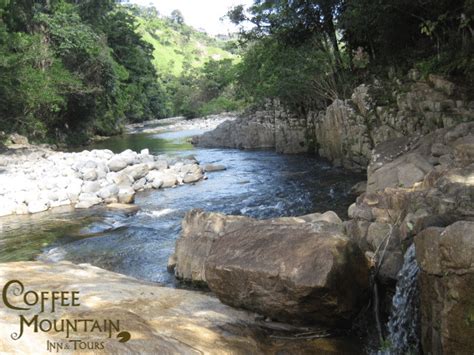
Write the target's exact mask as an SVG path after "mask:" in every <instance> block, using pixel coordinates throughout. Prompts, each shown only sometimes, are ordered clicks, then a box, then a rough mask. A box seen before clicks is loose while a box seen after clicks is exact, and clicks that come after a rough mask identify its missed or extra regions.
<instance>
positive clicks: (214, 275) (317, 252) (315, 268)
mask: <svg viewBox="0 0 474 355" xmlns="http://www.w3.org/2000/svg"><path fill="white" fill-rule="evenodd" d="M324 218H328V217H324ZM324 218H323V219H324ZM173 263H176V268H175V273H176V275H177V277H178V278H183V279H187V280H191V281H200V282H206V283H207V285H208V287H209V288H210V289H211V290H212V291H213V292H214V293H215V294H216V295H217V296H218V297H219V299H220V300H221V301H222V302H224V303H226V304H229V305H232V306H235V307H240V308H245V309H249V310H252V311H256V312H259V313H261V314H264V315H266V316H268V317H270V318H272V319H276V320H283V321H291V322H295V323H318V324H326V325H331V326H343V325H347V324H348V323H349V321H350V320H351V319H352V317H353V316H354V315H355V314H356V313H357V312H358V311H359V310H360V306H361V305H362V304H363V301H364V299H365V296H366V292H367V288H368V268H367V263H366V260H365V257H364V256H363V254H362V252H361V251H360V249H359V248H358V247H357V245H356V243H354V242H353V241H352V240H351V239H350V238H348V237H347V236H345V235H344V232H343V226H342V224H341V223H328V222H326V221H324V220H315V221H313V222H308V221H307V220H305V219H304V218H279V219H273V220H266V221H259V220H255V219H252V218H248V217H242V216H224V215H221V214H216V213H205V212H202V211H200V210H193V211H191V212H189V213H188V214H187V215H186V217H185V220H184V222H183V234H182V236H181V238H180V239H179V240H178V242H177V244H176V255H175V258H174V259H173Z"/></svg>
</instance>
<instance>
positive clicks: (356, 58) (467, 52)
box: [228, 0, 474, 111]
mask: <svg viewBox="0 0 474 355" xmlns="http://www.w3.org/2000/svg"><path fill="white" fill-rule="evenodd" d="M228 17H229V18H230V20H232V21H233V22H234V23H235V24H246V25H247V26H242V27H241V33H240V43H241V44H242V46H243V48H244V52H243V55H242V57H243V58H242V61H241V63H240V65H239V73H238V75H237V78H238V80H237V83H236V86H237V88H238V92H239V94H241V95H242V96H243V97H244V98H245V99H246V100H247V101H250V102H257V103H258V102H261V101H262V100H263V99H265V98H278V99H280V100H282V101H283V102H285V103H286V104H287V105H289V106H290V107H293V108H295V109H296V110H298V111H305V110H306V109H308V108H314V107H321V106H322V107H324V106H325V104H327V102H328V101H330V100H332V99H334V98H347V97H348V95H349V93H350V92H351V88H352V87H353V86H354V85H356V84H358V83H360V82H362V81H364V80H367V79H370V78H371V77H372V76H373V75H374V74H375V75H376V76H382V77H383V76H388V75H389V72H397V73H403V72H406V71H407V70H408V69H410V68H412V67H413V66H418V67H420V68H422V69H423V71H424V72H429V73H433V72H437V73H442V74H446V75H449V76H457V77H458V78H460V79H461V80H465V81H467V82H468V83H469V82H471V83H472V78H473V73H474V70H473V69H474V42H473V35H474V30H473V25H472V19H473V18H474V1H473V0H453V1H452V0H441V1H425V0H388V1H379V0H377V1H373V0H315V1H305V0H295V1H284V0H255V1H254V3H253V5H251V6H250V7H248V8H244V6H241V5H240V6H237V7H235V8H234V9H232V10H231V11H230V12H229V13H228ZM249 23H250V24H252V25H253V27H249V26H248V24H249ZM466 78H467V80H466Z"/></svg>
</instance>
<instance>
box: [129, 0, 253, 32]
mask: <svg viewBox="0 0 474 355" xmlns="http://www.w3.org/2000/svg"><path fill="white" fill-rule="evenodd" d="M130 2H132V3H135V4H139V5H143V6H150V5H152V6H154V7H156V8H157V9H158V11H159V12H160V13H161V14H162V15H165V16H169V15H170V13H171V11H173V10H176V9H178V10H180V11H181V13H182V14H183V17H184V21H185V22H186V23H187V24H188V25H191V26H193V27H195V28H203V29H205V30H206V32H208V33H210V34H214V35H216V34H227V33H228V32H235V31H236V27H235V26H233V25H232V24H231V23H230V22H229V21H228V20H227V21H224V22H223V21H221V20H220V19H221V17H223V16H224V15H225V14H226V13H227V11H228V10H229V9H230V8H232V7H234V6H236V5H241V4H242V5H245V6H248V5H251V4H252V3H253V1H252V0H131V1H130Z"/></svg>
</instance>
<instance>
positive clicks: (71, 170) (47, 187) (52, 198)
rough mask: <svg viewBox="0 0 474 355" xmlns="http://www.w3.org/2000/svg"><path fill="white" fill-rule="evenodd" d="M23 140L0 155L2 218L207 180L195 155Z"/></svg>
mask: <svg viewBox="0 0 474 355" xmlns="http://www.w3.org/2000/svg"><path fill="white" fill-rule="evenodd" d="M21 143H22V144H14V145H11V146H10V147H9V148H8V149H5V150H4V151H3V152H1V154H0V216H7V215H12V214H17V215H23V214H32V213H39V212H44V211H47V210H49V209H52V208H57V207H64V206H70V207H72V208H76V209H84V208H90V207H92V206H96V205H100V204H116V203H121V204H129V203H133V201H134V197H135V194H136V192H137V191H142V190H146V189H161V188H170V187H175V186H177V185H181V184H189V183H195V182H197V181H199V180H202V179H204V178H205V175H204V171H203V169H202V168H201V167H200V166H199V163H198V162H197V161H196V160H195V158H194V157H188V158H170V157H168V156H165V155H160V156H154V155H152V154H150V153H149V151H148V149H144V150H142V151H141V152H139V153H137V152H133V151H131V150H126V151H124V152H122V153H120V154H114V153H113V152H112V151H110V150H92V151H87V150H86V151H83V152H79V153H66V152H57V151H53V150H50V149H48V148H44V147H38V146H33V145H29V144H27V141H26V142H24V141H22V142H21ZM209 169H212V167H210V168H209Z"/></svg>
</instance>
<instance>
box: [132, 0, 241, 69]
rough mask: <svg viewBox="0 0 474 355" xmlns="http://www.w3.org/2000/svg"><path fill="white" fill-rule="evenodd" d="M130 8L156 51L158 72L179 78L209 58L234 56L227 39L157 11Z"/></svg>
mask: <svg viewBox="0 0 474 355" xmlns="http://www.w3.org/2000/svg"><path fill="white" fill-rule="evenodd" d="M129 8H130V11H131V12H132V13H133V14H134V15H135V17H136V21H137V25H138V27H137V31H138V32H139V33H140V35H141V36H142V37H143V39H144V40H145V41H147V42H148V43H150V44H151V45H153V47H154V49H155V50H154V53H153V55H154V65H155V67H156V69H157V70H158V72H162V73H163V72H167V73H170V74H174V75H176V76H178V75H180V74H181V73H182V72H183V70H184V69H185V68H186V67H187V66H190V67H191V68H197V67H201V66H202V65H203V64H204V63H205V62H207V61H208V60H209V59H215V60H219V59H224V58H233V57H234V55H233V54H232V53H231V52H230V51H229V50H228V48H229V40H228V39H226V37H225V36H217V37H213V36H210V35H208V34H207V33H205V32H203V31H200V30H197V29H195V28H193V27H191V26H188V25H186V24H185V23H184V22H183V23H180V21H176V19H172V18H168V17H163V16H161V15H159V14H158V13H157V11H156V10H155V9H153V8H143V7H138V6H129Z"/></svg>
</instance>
